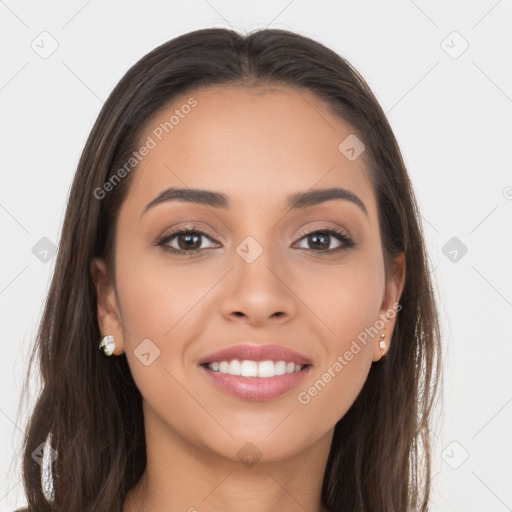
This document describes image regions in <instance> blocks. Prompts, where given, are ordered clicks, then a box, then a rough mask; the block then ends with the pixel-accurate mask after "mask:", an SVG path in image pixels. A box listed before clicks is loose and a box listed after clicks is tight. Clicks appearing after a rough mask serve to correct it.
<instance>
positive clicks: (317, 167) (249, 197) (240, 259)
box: [92, 87, 404, 461]
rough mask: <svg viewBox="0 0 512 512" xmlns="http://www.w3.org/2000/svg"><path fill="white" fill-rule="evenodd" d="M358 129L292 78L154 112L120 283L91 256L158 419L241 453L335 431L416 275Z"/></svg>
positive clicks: (274, 456)
mask: <svg viewBox="0 0 512 512" xmlns="http://www.w3.org/2000/svg"><path fill="white" fill-rule="evenodd" d="M194 100H195V101H194ZM195 102H197V103H195ZM187 105H188V106H187ZM173 115H174V117H173V118H171V116H173ZM347 137H349V139H347ZM354 137H355V136H354V134H353V130H352V129H351V126H350V125H348V124H347V123H345V122H343V121H342V120H341V119H339V118H338V117H336V116H334V115H333V114H331V113H330V111H329V110H328V108H327V107H326V106H325V105H324V104H323V103H322V102H321V101H320V100H318V99H317V98H316V97H315V96H314V95H313V94H311V93H309V92H304V91H301V92H300V94H299V93H298V92H296V91H295V90H294V89H292V88H285V87H283V88H276V89H274V90H273V91H271V92H269V91H268V89H261V88H258V89H251V90H245V89H237V88H223V87H215V88H209V89H205V90H201V91H196V92H192V93H190V94H186V95H182V96H180V97H179V98H176V99H175V100H173V102H172V105H171V106H169V107H168V108H165V109H163V110H162V111H161V112H159V113H158V114H156V115H155V116H154V117H153V118H152V119H151V120H150V122H148V124H147V125H146V127H145V129H144V132H143V133H142V135H141V137H140V144H139V146H138V147H140V146H143V145H145V146H146V148H147V150H141V151H139V155H138V156H137V158H138V159H139V163H138V166H137V168H136V170H133V171H132V172H133V176H132V178H133V181H132V183H131V184H130V189H129V192H128V195H127V197H126V200H125V202H124V203H123V205H122V207H121V209H120V213H119V219H118V224H117V232H116V256H115V265H116V266H115V282H114V281H109V280H108V277H107V273H106V267H105V264H104V262H103V261H102V260H94V261H93V265H92V269H93V273H94V275H95V276H96V277H95V279H96V282H97V286H98V305H99V308H98V318H99V322H100V328H101V331H102V334H114V337H115V341H116V345H117V348H116V352H115V354H116V355H119V354H121V353H122V352H125V353H126V356H127V358H128V362H129V365H130V368H131V371H132V374H133V377H134V379H135V382H136V384H137V386H138V388H139V389H140V391H141V393H142V395H143V398H144V414H145V422H146V429H147V431H150V432H153V431H156V430H155V429H156V425H158V430H159V431H160V432H162V428H163V431H165V432H168V433H169V434H170V435H171V437H172V438H174V439H180V440H182V441H185V442H188V443H191V444H192V445H194V446H195V447H197V448H199V449H201V450H203V451H207V452H209V453H210V454H211V453H214V454H217V455H221V456H223V457H226V458H229V459H233V460H235V459H236V458H237V457H238V458H241V457H243V456H245V455H247V454H246V452H251V451H252V453H248V455H249V456H257V457H260V456H261V457H262V460H267V461H272V460H278V459H283V458H285V457H289V456H292V455H294V454H298V453H300V452H302V451H305V450H307V449H308V448H310V447H312V446H313V445H314V444H315V443H318V442H322V441H324V442H325V443H327V442H330V439H331V436H332V432H333V428H334V425H335V424H336V422H337V421H338V420H339V419H340V418H341V417H342V416H343V415H344V414H345V413H346V411H347V410H348V409H349V407H350V406H351V404H352V403H353V402H354V400H355V398H356V397H357V395H358V393H359V391H360V390H361V388H362V386H363V384H364V382H365V379H366V377H367V374H368V371H369V369H370V366H371V364H372V361H376V360H378V359H379V358H380V357H381V356H382V354H383V351H382V349H381V348H380V347H379V341H381V338H380V334H381V333H384V334H385V339H386V343H387V348H389V340H390V339H391V333H392V329H393V326H394V318H391V319H390V320H388V321H383V320H382V319H383V318H384V315H386V312H388V311H391V312H393V304H395V303H396V302H397V301H398V298H399V295H400V293H401V290H402V286H403V278H404V267H403V259H400V260H397V265H396V270H397V274H396V279H392V278H391V277H390V278H389V280H387V281H386V275H385V268H384V262H383V253H382V246H381V238H380V234H379V224H378V212H377V204H376V198H375V195H374V192H373V189H372V186H371V183H370V181H369V180H368V177H367V175H366V171H365V168H364V162H363V158H364V156H365V154H364V150H363V152H362V153H361V154H359V155H358V153H359V152H360V151H361V150H362V149H363V147H362V146H361V145H360V144H361V143H360V142H358V139H355V138H354ZM345 139H347V140H346V141H345ZM343 141H345V142H343ZM342 142H343V144H342V145H341V149H340V148H339V147H340V144H341V143H342ZM351 148H353V150H352V149H351ZM127 168H129V167H127ZM169 189H179V190H181V191H182V192H181V194H186V196H184V198H182V199H181V200H179V199H178V197H179V193H177V192H175V193H174V196H172V194H171V193H169V192H168V193H167V195H166V193H165V191H169ZM326 189H340V190H338V191H337V192H336V191H335V192H331V194H330V195H329V194H327V193H326V194H325V195H320V194H318V192H319V191H320V190H326ZM192 191H209V192H208V193H206V192H203V193H202V195H197V194H196V193H194V194H192ZM312 193H315V195H311V196H310V195H309V194H312ZM162 194H163V195H162ZM212 194H215V196H213V195H212ZM302 194H308V195H307V196H305V197H304V198H302V199H301V198H300V195H302ZM218 196H219V197H218ZM294 196H299V197H298V198H297V197H295V198H294ZM173 197H174V199H173ZM157 198H158V199H157ZM197 198H199V199H201V201H199V200H198V199H197ZM292 203H293V204H292ZM184 228H187V229H189V230H191V231H193V233H190V234H188V235H187V234H181V235H175V236H171V235H173V234H175V232H176V231H180V230H182V229H184ZM329 229H334V230H337V231H339V232H340V233H341V238H339V235H337V234H336V233H334V232H330V233H329V232H327V233H326V230H329ZM199 232H201V233H199ZM318 232H320V233H318ZM311 233H316V234H311ZM159 240H160V241H161V245H158V243H159ZM173 250H174V251H177V252H176V253H175V252H171V251H173ZM190 250H196V252H195V253H192V254H190ZM187 252H188V253H189V254H187ZM395 313H396V311H395ZM391 316H392V317H393V314H392V315H391ZM365 329H366V331H365ZM377 331H378V333H377V334H376V332H377ZM269 345H272V346H273V347H270V350H268V351H267V352H265V349H268V348H269V347H268V346H269ZM233 347H234V350H233V352H230V353H226V354H223V355H222V354H221V355H215V353H216V352H218V351H220V350H224V349H229V348H233ZM262 347H265V349H264V350H262ZM286 350H289V351H293V352H289V353H288V352H286ZM301 357H302V359H301ZM235 359H236V360H240V361H244V360H246V361H249V362H248V363H242V364H241V365H237V363H231V361H232V360H235ZM223 361H224V362H223ZM264 361H273V362H271V363H268V362H265V363H264ZM276 361H284V363H286V365H285V364H284V363H279V362H278V363H277V364H275V362H276ZM207 363H213V365H212V366H210V369H208V368H207V367H206V366H207ZM261 363H263V364H261ZM289 363H293V364H292V365H290V364H289ZM299 363H300V364H301V366H300V367H296V366H295V364H299ZM306 363H307V365H306V366H305V367H303V369H301V370H299V368H302V364H306ZM226 367H227V370H226ZM240 367H241V368H242V370H241V371H242V373H243V375H239V376H236V375H230V374H226V373H225V372H226V371H228V372H231V373H237V370H239V368H240ZM296 369H297V370H298V372H295V370H296ZM216 370H219V371H216ZM292 370H293V372H294V373H290V374H288V373H285V374H284V375H282V373H283V371H292ZM252 372H256V373H257V372H260V373H259V375H261V376H257V377H256V376H245V375H253V374H252ZM266 372H269V373H266ZM275 373H277V374H278V375H277V376H274V377H271V376H268V375H272V374H275ZM279 374H281V375H279ZM264 375H265V376H264ZM152 426H153V427H155V428H154V429H153V428H152ZM246 443H252V444H251V445H248V444H246ZM242 448H243V449H242ZM241 449H242V451H240V450H241ZM244 450H245V451H244ZM237 454H238V455H237Z"/></svg>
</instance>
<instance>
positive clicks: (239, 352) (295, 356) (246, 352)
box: [199, 343, 311, 365]
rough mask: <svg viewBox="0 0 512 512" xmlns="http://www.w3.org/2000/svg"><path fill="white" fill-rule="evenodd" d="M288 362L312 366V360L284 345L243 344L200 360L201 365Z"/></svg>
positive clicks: (213, 353)
mask: <svg viewBox="0 0 512 512" xmlns="http://www.w3.org/2000/svg"><path fill="white" fill-rule="evenodd" d="M233 359H238V360H239V361H243V360H250V361H286V362H288V363H295V364H302V365H305V364H311V360H310V359H309V358H308V357H306V356H305V355H303V354H299V353H298V352H295V351H294V350H291V349H289V348H287V347H284V346H282V345H256V344H249V343H243V344H239V345H233V346H231V347H227V348H224V349H221V350H218V351H217V352H212V353H211V354H208V355H207V356H205V357H203V358H201V359H200V360H199V364H200V365H201V364H208V363H213V362H220V361H231V360H233Z"/></svg>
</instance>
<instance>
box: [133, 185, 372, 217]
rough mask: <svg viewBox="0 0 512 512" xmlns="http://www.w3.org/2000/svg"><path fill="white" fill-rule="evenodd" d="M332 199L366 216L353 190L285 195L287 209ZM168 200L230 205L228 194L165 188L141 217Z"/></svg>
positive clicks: (216, 206)
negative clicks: (356, 207) (360, 211)
mask: <svg viewBox="0 0 512 512" xmlns="http://www.w3.org/2000/svg"><path fill="white" fill-rule="evenodd" d="M333 199H343V200H346V201H350V202H352V203H354V204H355V205H357V206H358V207H359V208H360V209H361V210H362V211H363V212H364V214H365V215H366V216H367V217H368V210H367V209H366V206H365V205H364V203H363V201H361V199H360V198H359V197H358V196H356V195H355V194H354V193H353V192H350V190H346V189H344V188H340V187H333V188H324V189H316V190H309V191H307V192H298V193H295V194H291V195H289V196H288V197H287V202H286V205H287V208H288V209H291V210H294V209H298V208H306V207H308V206H314V205H317V204H321V203H324V202H326V201H331V200H333ZM168 201H183V202H186V203H195V204H200V205H205V206H212V207H214V208H223V209H225V210H229V209H230V207H231V205H230V201H229V198H228V196H226V195H225V194H222V193H221V192H214V191H212V190H202V189H193V188H167V189H165V190H164V191H162V192H161V193H160V194H159V195H158V196H157V197H155V198H154V199H153V200H152V201H150V202H149V203H148V204H147V205H146V208H144V211H143V212H142V214H141V217H142V215H144V213H146V212H147V211H148V210H149V209H151V208H153V207H154V206H156V205H158V204H161V203H165V202H168Z"/></svg>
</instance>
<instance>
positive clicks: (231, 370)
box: [208, 359, 303, 378]
mask: <svg viewBox="0 0 512 512" xmlns="http://www.w3.org/2000/svg"><path fill="white" fill-rule="evenodd" d="M208 368H209V369H210V370H213V371H214V372H219V373H224V374H227V375H240V376H241V377H260V378H268V377H275V376H276V375H285V374H287V373H295V372H299V371H300V370H302V368H303V366H302V365H300V364H295V363H287V362H286V361H276V362H274V361H259V362H258V361H249V360H244V361H242V362H240V361H238V360H237V359H233V360H232V361H220V362H215V363H210V364H209V365H208Z"/></svg>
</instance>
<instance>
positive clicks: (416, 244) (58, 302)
mask: <svg viewBox="0 0 512 512" xmlns="http://www.w3.org/2000/svg"><path fill="white" fill-rule="evenodd" d="M223 84H224V85H239V86H241V87H249V86H254V85H259V84H265V85H271V84H280V85H287V86H291V87H293V88H295V89H296V90H297V91H300V90H308V91H311V92H312V93H315V94H316V95H317V97H318V98H319V99H321V100H323V101H324V102H326V104H328V105H329V106H330V108H331V109H332V111H333V112H334V113H336V114H337V115H339V116H340V118H342V119H343V120H345V121H346V122H348V123H350V124H351V125H352V127H353V128H354V130H355V133H357V134H358V136H359V137H360V138H361V139H362V140H363V141H364V144H365V146H366V157H367V158H368V171H369V175H370V177H371V181H372V184H373V187H374V190H375V193H376V197H377V203H378V209H379V223H380V233H381V238H382V240H383V254H384V257H385V262H386V264H389V262H390V261H391V260H392V257H393V256H394V255H397V254H399V253H400V252H404V253H405V261H406V274H407V275H406V280H405V285H404V290H403V293H402V296H401V298H400V306H401V310H400V313H399V314H398V315H397V320H396V325H395V329H394V332H393V338H392V342H391V346H390V349H389V352H388V353H387V354H386V356H385V357H384V358H382V359H381V360H380V361H378V362H376V363H374V364H372V366H371V369H370V372H369V375H368V378H367V381H366V383H365V385H364V387H363V389H362V390H361V392H360V394H359V395H358V397H357V399H356V400H355V402H354V404H353V405H352V407H351V408H350V409H349V411H348V412H347V413H346V414H345V415H344V417H343V418H341V419H340V420H339V421H338V423H337V424H336V427H335V431H334V437H333V442H332V446H331V451H330V454H329V458H328V461H327V466H326V471H325V474H324V479H323V487H322V499H323V502H324V503H325V505H326V506H327V507H328V508H329V509H330V510H333V511H358V512H368V511H372V512H380V511H382V512H384V511H387V512H391V511H396V512H406V511H412V510H421V511H426V510H428V501H429V495H430V472H431V468H430V466H431V441H430V436H431V426H430V424H431V416H432V408H433V405H434V403H435V401H436V395H437V389H438V387H439V377H440V365H439V360H440V333H439V323H438V313H437V309H436V303H435V297H434V292H433V286H432V282H431V277H430V270H429V263H428V259H427V257H426V251H425V245H424V241H423V233H422V228H421V223H420V214H419V211H418V207H417V204H416V200H415V197H414V193H413V189H412V187H411V183H410V181H409V177H408V175H407V170H406V168H405V165H404V162H403V160H402V156H401V153H400V150H399V147H398V145H397V142H396V139H395V137H394V135H393V132H392V130H391V128H390V125H389V124H388V121H387V119H386V116H385V114H384V112H383V110H382V108H381V107H380V105H379V103H378V101H377V99H376V98H375V96H374V95H373V93H372V91H371V90H370V88H369V87H368V85H367V84H366V82H365V81H364V79H363V78H362V77H361V76H360V74H359V73H358V72H357V71H356V70H355V69H354V68H353V67H352V66H351V65H350V64H349V63H348V62H347V61H346V60H344V59H343V58H342V57H340V56H339V55H337V54H336V53H335V52H334V51H332V50H330V49H328V48H326V47H325V46H323V45H321V44H320V43H318V42H316V41H314V40H312V39H309V38H307V37H304V36H301V35H298V34H295V33H293V32H290V31H286V30H278V29H267V30H259V31H254V32H252V33H250V34H247V35H241V34H239V33H237V32H235V31H232V30H226V29H220V28H212V29H204V30H197V31H194V32H190V33H187V34H184V35H181V36H179V37H176V38H175V39H172V40H170V41H168V42H166V43H165V44H162V45H161V46H159V47H157V48H156V49H154V50H153V51H151V52H150V53H149V54H147V55H146V56H144V57H143V58H142V59H141V60H139V61H138V62H137V63H136V64H135V65H134V66H133V67H132V68H131V69H129V70H128V72H127V73H126V74H125V75H124V77H123V78H122V79H121V81H120V82H119V83H118V85H117V86H116V87H115V89H114V90H113V91H112V93H111V94H110V96H109V98H108V99H107V101H106V102H105V104H104V106H103V108H102V110H101V112H100V114H99V116H98V119H97V121H96V123H95V124H94V127H93V129H92V132H91V134H90V136H89V138H88V140H87V143H86V145H85V148H84V150H83V153H82V156H81V158H80V161H79V164H78V169H77V171H76V174H75V177H74V181H73V185H72V188H71V191H70V196H69V201H68V205H67V210H66V214H65V219H64V224H63V228H62V236H61V240H60V245H59V250H58V255H57V260H56V266H55V271H54V274H53V278H52V282H51V287H50V290H49V294H48V297H47V301H46V304H45V309H44V314H43V317H42V320H41V323H40V326H39V330H38V334H37V341H36V344H35V346H34V350H33V352H32V355H31V357H30V362H29V367H28V373H30V369H31V367H32V365H33V364H34V361H35V360H36V358H37V362H38V364H39V368H40V372H41V376H42V382H41V392H40V395H39V397H38V399H37V401H36V404H35V408H34V410H33V412H32V414H31V417H30V418H29V422H28V426H27V435H26V438H25V442H24V447H23V450H24V456H23V479H24V486H25V493H26V497H27V500H28V505H29V508H28V510H31V511H36V512H43V511H57V510H58V511H88V512H89V511H90V512H93V511H94V512H98V511H105V512H112V511H119V512H120V511H121V510H122V505H123V502H124V499H125V496H126V494H127V492H128V491H129V490H130V489H131V488H132V487H133V486H134V485H135V484H136V483H137V481H138V480H139V478H140V477H141V475H142V473H143V471H144V469H145V466H146V446H145V437H144V422H143V413H142V396H141V394H140V392H139V390H138V389H137V387H136V385H135V383H134V380H133V378H132V375H131V373H130V369H129V366H128V363H127V359H126V356H125V355H124V354H123V355H122V356H120V357H116V358H106V357H104V355H103V354H102V353H101V352H100V350H99V349H98V341H99V340H100V331H99V327H98V322H97V309H96V308H97V304H96V295H95V288H94V285H93V282H92V278H91V274H90V262H91V259H92V258H93V257H95V256H101V257H103V258H106V259H107V261H108V262H109V263H110V264H112V263H113V261H114V258H113V254H114V250H115V244H114V240H115V230H116V219H117V215H118V211H119V207H120V205H121V204H122V202H123V199H124V198H125V197H126V194H127V191H128V189H129V185H130V183H131V175H132V174H133V172H136V169H135V170H134V171H133V172H132V173H131V174H130V175H128V176H127V177H126V178H125V179H123V180H122V181H121V182H120V183H119V184H117V186H115V187H114V188H113V190H112V191H111V192H109V193H108V194H106V196H105V197H104V198H102V199H101V200H100V199H98V198H97V195H95V194H94V191H95V190H97V189H99V188H101V187H102V186H103V185H104V183H106V182H107V181H108V180H109V178H111V177H112V176H113V174H114V173H115V172H116V170H118V169H119V167H120V166H122V165H123V162H126V161H127V159H128V158H129V156H130V155H131V154H132V152H133V151H134V150H135V149H136V142H137V139H138V137H139V136H140V133H141V128H142V127H143V126H144V124H145V122H146V121H147V120H148V119H149V118H150V117H151V116H152V115H153V114H154V113H155V112H156V111H157V110H159V109H161V108H163V107H165V105H166V104H167V103H168V102H169V101H170V100H172V98H174V97H175V96H177V95H178V94H182V93H185V92H190V91H193V90H194V89H198V88H202V87H208V86H210V85H223ZM27 380H28V374H27ZM43 441H47V442H48V445H49V446H50V445H51V447H52V448H53V449H54V450H56V452H57V454H58V456H57V458H56V459H55V460H54V461H53V462H52V463H51V465H50V466H49V467H48V466H47V468H48V469H47V471H43V467H42V466H41V465H40V464H39V463H38V462H36V461H35V460H34V458H33V457H32V452H33V451H34V449H35V448H36V447H37V446H39V445H40V444H41V443H42V442H43ZM43 475H45V476H44V478H45V480H44V481H48V478H49V479H50V481H51V488H50V491H47V490H45V487H44V481H42V477H43Z"/></svg>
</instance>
